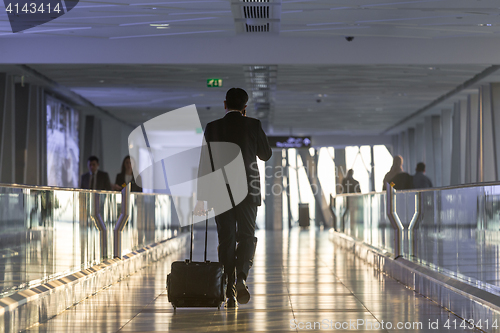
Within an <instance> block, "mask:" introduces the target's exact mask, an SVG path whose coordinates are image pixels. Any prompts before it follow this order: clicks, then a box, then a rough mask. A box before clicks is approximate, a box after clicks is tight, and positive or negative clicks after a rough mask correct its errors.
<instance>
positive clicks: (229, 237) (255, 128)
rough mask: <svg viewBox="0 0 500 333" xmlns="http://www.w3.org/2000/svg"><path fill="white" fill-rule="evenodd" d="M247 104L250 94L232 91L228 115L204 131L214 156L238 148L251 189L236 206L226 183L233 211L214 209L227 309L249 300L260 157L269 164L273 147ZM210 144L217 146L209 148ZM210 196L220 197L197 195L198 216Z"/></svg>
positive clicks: (255, 241) (240, 90)
mask: <svg viewBox="0 0 500 333" xmlns="http://www.w3.org/2000/svg"><path fill="white" fill-rule="evenodd" d="M247 101H248V94H247V93H246V92H245V91H244V90H243V89H240V88H231V89H229V90H228V92H227V94H226V100H225V101H224V109H225V110H226V115H225V116H224V117H223V118H221V119H218V120H215V121H213V122H211V123H209V124H207V126H206V128H205V141H206V142H207V144H208V145H209V149H210V146H212V150H211V151H212V154H213V151H214V148H213V146H214V145H215V143H216V142H229V143H233V144H236V145H238V146H239V148H240V149H241V155H242V157H243V164H244V166H245V171H246V183H247V184H246V186H247V187H248V194H247V195H246V197H245V198H244V199H243V201H241V202H240V203H236V204H235V203H234V201H233V198H232V194H231V190H230V186H229V183H226V184H228V185H227V188H228V193H229V196H230V197H231V202H232V204H233V205H232V207H233V208H232V209H229V210H227V211H224V212H218V211H217V207H216V208H215V214H216V216H215V221H216V223H217V234H218V237H219V261H220V262H221V263H222V264H223V265H224V270H225V272H226V274H227V279H228V287H227V297H228V300H227V303H226V306H227V307H236V306H237V304H236V300H237V301H238V302H239V303H242V304H246V303H248V301H249V300H250V293H249V291H248V287H247V285H246V279H247V277H248V272H249V270H250V268H251V267H252V264H253V257H254V255H255V247H256V245H257V238H256V237H255V220H256V217H257V207H258V206H260V205H261V194H260V175H259V169H258V167H257V157H259V158H260V159H261V160H264V161H267V160H268V159H270V158H271V155H272V151H271V147H270V146H269V142H268V140H267V136H266V134H265V133H264V131H263V129H262V125H261V123H260V121H259V120H258V119H254V118H248V117H246V107H247V105H246V103H247ZM211 142H212V143H214V144H213V145H210V143H211ZM226 157H227V156H226ZM212 163H216V164H217V161H215V162H214V161H212ZM219 164H220V163H219ZM200 167H201V166H200ZM224 177H226V175H224ZM226 181H227V180H226ZM243 186H245V185H243ZM245 191H246V189H245ZM210 195H212V196H215V195H217V194H215V193H208V194H206V193H205V194H203V195H202V194H201V193H200V192H198V200H199V201H198V203H197V204H196V207H195V214H197V215H202V214H204V212H205V211H204V201H207V202H208V205H209V207H208V208H211V207H210ZM207 196H208V197H207ZM201 200H203V201H201Z"/></svg>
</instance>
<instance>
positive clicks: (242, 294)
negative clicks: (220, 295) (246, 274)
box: [236, 278, 250, 304]
mask: <svg viewBox="0 0 500 333" xmlns="http://www.w3.org/2000/svg"><path fill="white" fill-rule="evenodd" d="M236 298H237V299H238V303H241V304H247V303H248V301H249V300H250V292H249V291H248V287H247V284H246V282H245V280H244V279H242V278H238V279H237V280H236Z"/></svg>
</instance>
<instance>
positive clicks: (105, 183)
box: [80, 156, 111, 191]
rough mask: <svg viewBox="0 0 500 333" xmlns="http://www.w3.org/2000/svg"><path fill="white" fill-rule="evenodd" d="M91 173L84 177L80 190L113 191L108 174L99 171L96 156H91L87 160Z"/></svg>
mask: <svg viewBox="0 0 500 333" xmlns="http://www.w3.org/2000/svg"><path fill="white" fill-rule="evenodd" d="M87 167H88V169H89V172H87V173H86V174H83V175H82V178H81V180H80V188H82V189H87V190H105V191H111V182H110V181H109V175H108V173H107V172H104V171H99V159H98V158H97V157H96V156H90V157H89V159H88V160H87Z"/></svg>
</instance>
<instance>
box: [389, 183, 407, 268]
mask: <svg viewBox="0 0 500 333" xmlns="http://www.w3.org/2000/svg"><path fill="white" fill-rule="evenodd" d="M385 188H386V192H387V217H388V218H389V221H390V222H391V225H392V227H393V229H394V258H398V257H400V256H401V254H402V245H403V242H402V239H403V232H404V226H403V224H402V223H401V220H400V219H399V216H398V213H397V212H396V190H395V189H394V188H393V187H392V186H391V185H389V183H387V184H386V185H385Z"/></svg>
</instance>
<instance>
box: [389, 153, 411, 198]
mask: <svg viewBox="0 0 500 333" xmlns="http://www.w3.org/2000/svg"><path fill="white" fill-rule="evenodd" d="M386 183H389V184H391V183H394V186H393V187H394V188H395V189H396V190H409V189H412V188H413V179H412V176H411V175H409V174H408V173H406V172H404V171H403V157H402V156H401V155H396V156H394V159H393V160H392V167H391V170H389V172H388V173H387V174H386V175H385V177H384V185H383V186H382V189H383V190H385V184H386Z"/></svg>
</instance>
